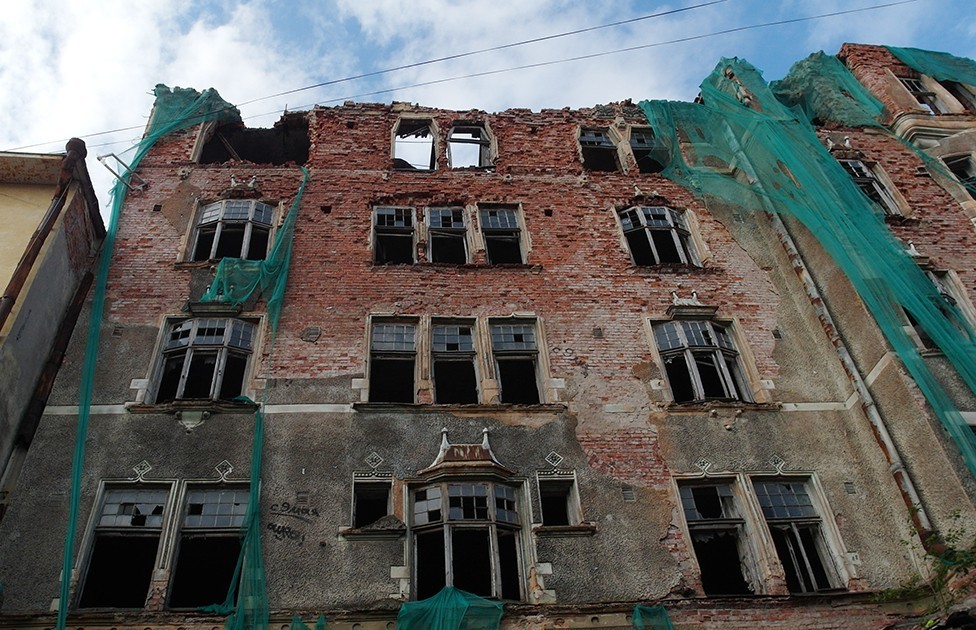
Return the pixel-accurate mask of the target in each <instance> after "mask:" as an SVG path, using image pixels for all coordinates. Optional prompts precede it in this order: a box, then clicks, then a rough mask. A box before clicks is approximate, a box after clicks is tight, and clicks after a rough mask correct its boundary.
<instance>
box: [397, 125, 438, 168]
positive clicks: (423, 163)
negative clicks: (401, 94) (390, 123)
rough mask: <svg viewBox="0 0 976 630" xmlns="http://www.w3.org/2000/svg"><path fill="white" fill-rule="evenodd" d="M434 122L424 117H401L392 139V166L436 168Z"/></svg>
mask: <svg viewBox="0 0 976 630" xmlns="http://www.w3.org/2000/svg"><path fill="white" fill-rule="evenodd" d="M433 125H434V123H433V121H431V120H429V119H426V118H401V119H400V122H399V123H398V124H397V128H396V133H395V134H394V136H395V138H394V141H393V168H394V169H397V170H405V171H432V170H434V169H435V168H437V142H436V141H435V140H436V136H435V135H434V131H433V129H434V127H433Z"/></svg>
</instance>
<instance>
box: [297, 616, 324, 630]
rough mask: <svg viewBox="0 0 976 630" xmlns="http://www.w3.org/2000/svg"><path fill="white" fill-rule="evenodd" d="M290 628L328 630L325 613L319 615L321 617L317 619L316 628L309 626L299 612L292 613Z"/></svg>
mask: <svg viewBox="0 0 976 630" xmlns="http://www.w3.org/2000/svg"><path fill="white" fill-rule="evenodd" d="M288 630H326V622H325V615H319V618H318V619H317V620H316V621H315V627H314V628H309V627H308V625H306V624H305V622H303V621H302V618H301V617H299V616H298V615H297V614H296V615H292V617H291V625H290V626H288Z"/></svg>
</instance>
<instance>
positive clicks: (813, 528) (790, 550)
mask: <svg viewBox="0 0 976 630" xmlns="http://www.w3.org/2000/svg"><path fill="white" fill-rule="evenodd" d="M753 487H754V488H755V491H756V497H757V498H758V499H759V505H760V507H761V508H762V514H763V517H764V518H765V519H766V524H767V525H768V526H769V531H770V533H771V534H772V536H773V543H774V544H775V546H776V554H777V555H778V556H779V560H780V562H781V563H782V564H783V569H784V570H785V572H786V583H787V586H788V587H789V589H790V592H791V593H811V592H816V591H824V590H828V589H833V588H837V587H838V586H839V584H840V580H839V578H838V576H837V574H836V569H835V567H834V564H833V562H832V561H831V560H830V551H829V548H828V547H827V543H826V541H825V540H824V537H823V533H822V531H821V522H820V516H819V515H818V514H817V510H816V508H815V507H814V506H813V502H812V500H811V497H810V493H809V492H808V490H807V484H806V483H805V482H804V481H782V480H776V481H759V480H756V481H753Z"/></svg>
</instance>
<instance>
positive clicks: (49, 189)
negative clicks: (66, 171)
mask: <svg viewBox="0 0 976 630" xmlns="http://www.w3.org/2000/svg"><path fill="white" fill-rule="evenodd" d="M54 191H55V186H53V185H39V184H7V183H2V182H0V291H2V290H3V288H4V287H6V286H7V283H8V282H9V281H10V276H11V275H12V274H13V272H14V269H15V268H16V267H17V263H18V262H19V261H20V257H21V256H22V255H23V254H24V250H25V249H26V248H27V242H28V241H30V237H31V235H32V234H33V233H34V230H36V229H37V225H38V224H39V223H40V222H41V219H42V218H43V217H44V213H45V212H47V209H48V206H50V205H51V198H52V197H53V196H54Z"/></svg>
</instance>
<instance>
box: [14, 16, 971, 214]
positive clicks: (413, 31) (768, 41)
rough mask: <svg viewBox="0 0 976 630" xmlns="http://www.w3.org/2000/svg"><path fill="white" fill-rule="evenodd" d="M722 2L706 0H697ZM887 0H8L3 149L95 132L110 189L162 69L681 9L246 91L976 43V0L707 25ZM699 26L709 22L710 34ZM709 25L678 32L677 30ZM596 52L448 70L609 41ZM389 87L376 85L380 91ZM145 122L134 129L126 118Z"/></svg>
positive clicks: (573, 99)
mask: <svg viewBox="0 0 976 630" xmlns="http://www.w3.org/2000/svg"><path fill="white" fill-rule="evenodd" d="M708 2H712V4H709V5H708V6H700V7H696V5H704V4H706V3H708ZM887 2H888V0H847V1H842V0H818V1H816V2H811V1H809V0H802V1H801V0H781V1H776V0H724V1H719V2H714V0H675V1H673V2H667V3H666V2H659V1H650V0H630V1H618V2H610V1H602V2H597V1H592V2H583V1H580V0H576V1H569V0H511V1H510V0H490V1H485V0H478V1H475V0H453V1H451V0H411V1H407V0H318V1H314V2H313V1H306V0H251V1H248V2H221V1H212V2H191V1H189V0H173V1H165V0H151V1H149V0H147V1H143V2H131V0H130V1H123V0H99V1H96V0H85V1H82V0H62V1H59V2H57V3H52V2H49V1H46V0H5V2H4V10H3V15H2V17H0V85H3V86H4V89H3V90H0V150H11V149H20V148H21V147H26V148H23V149H20V150H25V151H38V152H43V151H61V150H63V148H64V141H65V140H66V139H67V138H69V137H71V136H73V135H75V136H82V137H85V136H88V135H89V134H94V133H98V132H104V131H107V130H114V129H123V131H120V132H116V133H110V134H102V135H97V136H90V137H86V138H85V140H86V142H87V143H88V145H89V148H90V153H91V154H92V155H91V156H90V158H89V161H88V162H89V169H90V171H91V172H92V175H93V178H94V179H95V182H96V189H97V192H98V195H99V199H100V201H102V203H105V202H107V201H108V194H107V190H108V188H109V186H110V183H111V176H110V175H109V174H108V172H107V171H106V170H105V169H104V168H103V167H102V166H100V165H99V164H98V163H97V162H96V161H95V159H94V155H95V154H103V153H109V152H115V153H120V154H122V155H123V158H124V157H126V156H131V151H128V152H127V153H123V152H125V151H127V150H128V149H130V147H131V146H132V145H133V144H134V143H135V142H136V141H137V140H138V138H139V136H140V135H141V130H142V126H143V125H144V124H145V121H146V119H147V117H148V115H149V111H150V109H151V107H152V96H151V94H150V92H151V90H152V87H153V86H154V85H156V84H157V83H164V84H167V85H170V86H180V87H194V88H198V89H203V88H206V87H214V88H216V89H217V90H218V91H219V92H220V93H221V95H222V96H223V97H224V98H225V99H227V100H229V101H231V102H234V103H239V104H240V103H245V102H248V101H253V100H255V99H261V98H262V97H265V96H268V95H271V94H276V93H279V92H284V91H289V90H294V89H297V88H300V87H303V86H307V85H312V84H316V83H321V82H325V81H333V80H336V79H341V78H344V77H348V76H352V75H357V74H363V73H368V72H375V71H378V70H383V69H386V68H391V67H395V66H400V65H405V64H409V63H414V62H419V61H424V60H428V59H434V58H438V57H444V56H448V55H454V54H459V53H464V52H470V51H474V50H480V49H484V48H489V47H493V46H499V45H503V44H509V43H514V42H518V41H522V40H526V39H532V38H538V37H545V36H548V35H555V34H558V33H563V32H567V31H572V30H577V29H583V28H589V27H594V26H599V25H603V24H609V23H612V22H619V21H623V20H628V19H633V18H638V17H641V16H646V15H650V14H654V13H660V12H665V11H673V10H675V9H680V8H686V9H687V10H685V11H682V12H679V13H673V14H670V15H666V16H661V17H656V18H650V19H645V20H640V21H636V22H632V23H629V24H625V25H621V26H617V27H613V28H606V29H599V30H594V31H590V32H587V33H581V34H578V35H573V36H569V37H562V38H558V39H551V40H548V41H544V42H539V43H534V44H528V45H524V46H517V47H512V48H507V49H505V50H500V51H495V52H490V53H485V54H479V55H472V56H468V57H464V58H461V59H456V60H452V61H447V62H443V63H436V64H429V65H424V66H420V67H416V68H411V69H407V70H402V71H397V72H392V73H387V74H382V75H379V76H374V77H370V78H367V79H361V80H356V81H349V82H343V83H338V84H334V85H330V86H326V87H322V88H318V89H315V90H307V91H303V92H299V93H293V94H289V95H287V96H283V97H277V98H270V99H264V100H259V101H257V102H253V103H250V104H246V105H242V106H241V110H242V112H243V114H244V116H245V120H246V123H247V124H248V125H249V126H254V127H266V126H270V125H272V124H273V123H274V121H275V120H277V118H278V117H279V116H280V114H281V112H282V110H283V109H284V108H286V107H287V108H288V109H290V110H295V109H303V108H308V107H310V106H311V105H313V104H315V103H329V104H335V103H339V102H342V101H343V100H346V99H349V100H356V101H373V102H389V101H390V100H400V101H410V102H416V103H420V104H422V105H427V106H434V107H443V108H450V109H459V110H467V109H472V108H476V109H483V110H487V111H499V110H503V109H507V108H510V107H527V108H531V109H535V110H538V109H542V108H561V107H567V106H568V107H574V108H576V107H586V106H591V105H595V104H598V103H607V102H610V101H616V100H622V99H626V98H632V99H634V100H635V101H636V100H641V99H644V98H652V99H653V98H665V99H679V100H689V99H692V98H694V96H695V94H696V93H697V86H698V84H699V83H700V82H701V80H702V79H703V78H704V77H705V76H706V75H707V74H708V73H709V72H710V71H711V70H712V68H714V66H715V64H716V63H718V61H719V59H720V58H721V57H723V56H738V57H740V58H745V59H748V60H749V61H750V62H751V63H752V64H753V65H755V66H756V67H758V68H760V69H761V70H763V72H764V75H765V77H766V78H767V79H770V80H771V79H777V78H780V77H782V76H783V75H784V74H785V73H786V71H787V70H788V69H789V66H790V65H791V64H792V63H793V62H794V61H797V60H799V59H802V58H803V57H805V56H807V55H808V54H810V53H812V52H815V51H817V50H824V51H826V52H827V53H830V54H834V53H836V52H837V50H838V49H839V48H840V45H841V44H842V43H843V42H845V41H850V42H861V43H876V44H882V43H885V44H893V45H898V46H914V47H919V48H926V49H930V50H943V51H947V52H950V53H953V54H955V55H959V56H964V57H976V2H973V0H917V1H914V2H910V3H908V4H902V5H898V6H890V7H884V8H879V9H875V10H870V11H864V12H861V13H854V14H848V15H843V16H837V17H830V18H823V19H817V20H810V21H805V22H798V23H794V24H788V25H778V26H770V27H765V28H757V29H751V30H744V31H740V32H737V33H729V34H723V35H714V36H708V35H709V34H711V33H716V32H718V31H723V30H727V29H733V28H738V27H744V26H752V25H759V24H763V23H768V22H775V21H780V20H789V19H795V18H800V17H806V16H814V15H818V14H825V13H832V12H836V11H845V10H850V9H857V8H863V7H872V6H877V5H881V4H886V3H887ZM701 36H705V37H701ZM687 37H700V38H699V39H695V40H693V41H687V42H683V43H673V44H663V42H668V41H670V40H675V39H680V38H687ZM647 44H661V45H657V46H655V47H651V48H647V49H644V50H637V51H631V52H626V53H619V54H612V55H607V56H600V57H596V58H593V59H588V60H585V61H577V62H572V63H562V64H555V65H550V66H546V67H541V68H534V69H527V70H519V71H513V72H503V73H499V74H494V75H491V76H483V77H477V78H470V79H463V80H454V81H448V82H443V83H437V84H433V85H428V86H424V87H414V88H407V87H406V86H411V85H414V84H417V83H424V82H430V81H439V80H442V79H450V78H453V77H460V76H463V75H468V74H472V73H478V72H485V71H493V70H502V69H506V68H511V67H515V66H520V65H527V64H534V63H540V62H547V61H554V60H560V59H566V58H568V57H576V56H582V55H589V54H596V53H602V52H606V51H612V50H617V49H621V48H626V47H632V46H643V45H647ZM381 90H390V91H388V92H384V93H381V94H375V95H368V96H362V95H367V94H370V93H372V92H376V91H381ZM130 127H134V128H135V129H129V128H130Z"/></svg>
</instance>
